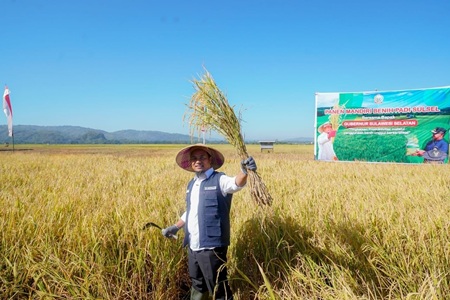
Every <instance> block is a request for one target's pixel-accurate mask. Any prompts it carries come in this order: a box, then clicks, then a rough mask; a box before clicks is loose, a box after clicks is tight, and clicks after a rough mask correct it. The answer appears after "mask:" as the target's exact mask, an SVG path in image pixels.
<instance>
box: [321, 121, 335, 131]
mask: <svg viewBox="0 0 450 300" xmlns="http://www.w3.org/2000/svg"><path fill="white" fill-rule="evenodd" d="M325 126H330V127H333V125H331V123H330V122H326V123H323V124H322V125H320V126H319V128H317V131H318V132H319V133H322V132H323V128H324V127H325Z"/></svg>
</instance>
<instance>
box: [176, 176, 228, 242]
mask: <svg viewBox="0 0 450 300" xmlns="http://www.w3.org/2000/svg"><path fill="white" fill-rule="evenodd" d="M222 175H224V173H219V172H216V171H214V172H213V173H212V174H211V176H210V177H208V178H207V179H205V180H203V181H202V182H201V184H200V195H199V197H200V199H199V203H198V226H199V230H200V232H199V234H200V236H199V238H200V247H201V248H213V247H225V246H228V245H230V209H231V198H232V197H233V195H232V194H227V195H226V196H225V197H224V196H223V195H222V191H221V190H220V184H219V180H220V176H222ZM194 181H195V180H194V179H192V180H191V181H190V182H189V184H188V188H187V193H186V204H187V210H186V211H187V214H186V223H185V226H184V230H185V235H184V241H183V247H184V246H186V245H187V244H189V231H188V228H187V227H188V226H187V224H188V220H189V211H190V208H191V191H192V186H193V185H194Z"/></svg>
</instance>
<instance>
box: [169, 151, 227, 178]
mask: <svg viewBox="0 0 450 300" xmlns="http://www.w3.org/2000/svg"><path fill="white" fill-rule="evenodd" d="M197 149H200V150H204V151H206V152H207V153H208V154H209V155H211V167H212V168H213V169H214V170H217V169H219V168H220V167H221V166H222V165H223V163H224V162H225V158H224V156H223V154H222V153H220V152H219V151H218V150H216V149H214V148H211V147H208V146H205V145H203V144H195V145H191V146H188V147H185V148H183V149H181V150H180V151H179V152H178V154H177V156H176V158H175V161H176V162H177V165H178V166H180V168H182V169H184V170H186V171H189V172H195V171H194V169H192V165H191V152H192V151H194V150H197Z"/></svg>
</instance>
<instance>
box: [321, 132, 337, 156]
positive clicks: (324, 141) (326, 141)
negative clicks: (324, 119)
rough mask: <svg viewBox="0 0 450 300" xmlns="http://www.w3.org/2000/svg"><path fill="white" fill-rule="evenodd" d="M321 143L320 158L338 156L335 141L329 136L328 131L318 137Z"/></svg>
mask: <svg viewBox="0 0 450 300" xmlns="http://www.w3.org/2000/svg"><path fill="white" fill-rule="evenodd" d="M317 143H318V144H319V156H318V159H319V160H333V159H334V157H336V153H335V152H334V149H333V142H332V141H331V139H330V138H328V133H327V132H322V133H321V134H320V135H319V137H318V138H317Z"/></svg>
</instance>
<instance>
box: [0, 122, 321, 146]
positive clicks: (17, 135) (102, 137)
mask: <svg viewBox="0 0 450 300" xmlns="http://www.w3.org/2000/svg"><path fill="white" fill-rule="evenodd" d="M0 137H1V139H0V141H2V143H10V138H9V137H8V131H7V127H6V125H1V126H0ZM208 140H209V142H213V143H223V142H224V140H223V139H212V140H211V139H208ZM312 141H313V140H312V138H296V139H290V140H281V141H278V140H277V143H294V144H305V143H306V144H307V143H312ZM192 142H195V143H197V142H201V141H199V140H194V141H192V140H191V137H190V136H189V135H186V134H179V133H168V132H161V131H150V130H131V129H130V130H120V131H115V132H107V131H104V130H99V129H92V128H86V127H80V126H36V125H16V126H14V143H15V144H189V143H192ZM249 142H250V143H252V142H253V143H257V142H258V141H249Z"/></svg>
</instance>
